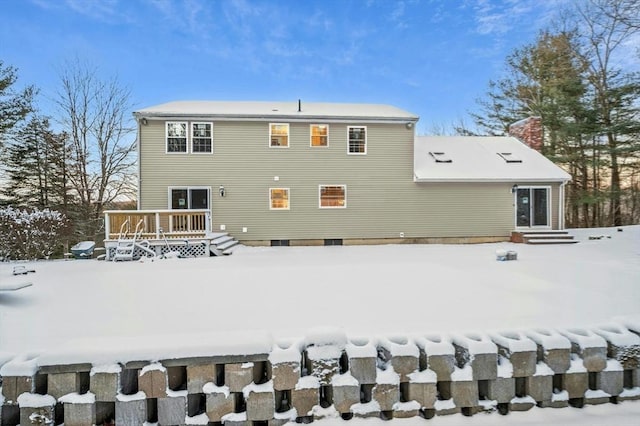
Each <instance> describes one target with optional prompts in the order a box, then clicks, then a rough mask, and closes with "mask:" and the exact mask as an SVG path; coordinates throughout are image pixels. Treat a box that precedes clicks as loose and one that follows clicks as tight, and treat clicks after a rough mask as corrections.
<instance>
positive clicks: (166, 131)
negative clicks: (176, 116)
mask: <svg viewBox="0 0 640 426" xmlns="http://www.w3.org/2000/svg"><path fill="white" fill-rule="evenodd" d="M169 123H177V124H184V129H185V151H169ZM164 152H165V154H171V155H173V154H188V153H189V122H188V121H174V120H167V121H165V122H164Z"/></svg>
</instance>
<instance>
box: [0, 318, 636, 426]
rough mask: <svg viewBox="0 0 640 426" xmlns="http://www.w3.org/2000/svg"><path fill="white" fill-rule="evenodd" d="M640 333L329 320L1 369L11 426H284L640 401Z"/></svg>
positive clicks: (33, 360)
mask: <svg viewBox="0 0 640 426" xmlns="http://www.w3.org/2000/svg"><path fill="white" fill-rule="evenodd" d="M639 336H640V327H636V325H635V324H631V325H628V324H626V325H621V324H613V325H607V326H604V327H601V328H596V329H571V330H559V331H550V330H536V331H531V332H527V331H525V332H499V333H495V332H494V333H490V334H484V333H470V334H456V335H452V336H447V335H434V334H429V335H424V336H406V337H405V336H393V337H389V338H386V337H385V338H362V337H360V338H357V339H349V338H348V337H347V336H346V335H345V334H344V332H342V331H340V330H335V329H329V328H327V329H315V330H311V331H309V333H308V335H307V336H305V338H303V339H301V340H299V341H297V342H295V341H293V342H291V341H288V342H271V341H270V339H269V338H268V337H265V336H263V337H262V338H261V339H259V340H260V344H259V345H256V344H255V343H250V342H247V343H246V344H245V345H242V344H239V342H238V341H237V340H239V339H241V338H242V337H238V338H236V339H235V340H234V342H232V343H233V347H234V348H241V350H238V351H235V352H237V353H236V354H232V353H233V352H234V351H232V350H230V349H229V348H230V347H229V348H227V350H217V351H216V350H215V348H214V347H213V346H215V345H213V346H212V345H211V343H207V344H204V347H205V348H207V347H208V348H210V349H211V350H210V351H209V352H207V351H206V350H203V349H198V348H197V347H196V346H197V345H196V346H193V347H192V348H191V349H192V350H193V353H191V354H190V353H187V352H188V351H181V352H180V355H181V356H184V357H182V358H177V357H171V358H167V359H141V360H137V361H132V360H130V359H131V358H127V357H125V358H126V359H129V360H128V361H123V362H119V363H109V362H106V361H105V362H106V363H102V364H101V363H100V362H102V361H98V360H97V358H95V357H92V356H87V359H82V355H81V354H77V356H74V357H72V358H69V359H68V362H63V361H64V358H60V357H59V356H58V357H56V356H50V355H49V356H47V355H43V356H40V357H27V358H25V357H24V356H22V357H15V358H13V359H10V360H6V361H5V363H4V365H2V367H1V368H0V376H1V378H2V387H1V391H2V393H1V396H0V403H1V404H2V411H1V412H2V424H3V425H18V424H30V423H29V422H31V421H32V420H33V419H36V418H45V417H46V418H48V419H53V418H55V419H56V422H57V423H56V424H58V423H61V422H62V421H64V424H65V425H67V426H69V425H87V424H98V425H101V424H113V422H115V423H116V424H143V423H144V422H151V423H158V424H186V425H199V424H207V423H209V422H231V423H233V422H240V423H242V422H246V421H251V422H268V424H270V425H278V424H285V423H288V422H290V421H297V422H304V423H306V422H309V421H311V420H313V419H318V418H325V417H330V418H336V419H337V420H338V421H339V418H340V417H341V418H343V419H349V418H351V417H353V416H355V417H372V416H373V417H380V418H383V419H390V418H407V417H415V416H422V417H425V418H430V417H432V416H434V415H447V414H460V413H462V414H465V415H472V414H475V413H478V412H482V411H498V412H500V413H501V414H506V413H508V412H509V411H523V410H528V409H530V408H532V407H533V406H535V405H537V406H540V407H556V408H560V407H567V406H573V407H582V406H583V405H585V404H602V403H617V402H618V401H623V400H628V399H640V368H639V360H640V337H639ZM236 337H237V336H236ZM245 337H246V338H247V339H250V336H245ZM230 344H231V343H229V345H230ZM174 355H175V353H174ZM123 356H124V355H123ZM125 358H122V359H125ZM105 359H106V358H105ZM52 361H56V362H57V363H54V362H52Z"/></svg>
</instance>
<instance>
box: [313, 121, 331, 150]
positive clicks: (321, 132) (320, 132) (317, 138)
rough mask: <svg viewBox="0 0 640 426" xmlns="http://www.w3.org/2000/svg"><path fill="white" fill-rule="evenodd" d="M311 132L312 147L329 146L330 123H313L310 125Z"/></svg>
mask: <svg viewBox="0 0 640 426" xmlns="http://www.w3.org/2000/svg"><path fill="white" fill-rule="evenodd" d="M309 129H310V133H311V146H312V147H327V146H329V125H328V124H311V125H310V126H309Z"/></svg>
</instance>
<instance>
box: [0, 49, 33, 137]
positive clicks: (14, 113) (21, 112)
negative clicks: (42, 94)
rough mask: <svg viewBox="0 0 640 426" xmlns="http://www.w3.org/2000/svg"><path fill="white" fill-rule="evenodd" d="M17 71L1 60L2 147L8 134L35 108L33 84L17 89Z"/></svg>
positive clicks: (0, 107)
mask: <svg viewBox="0 0 640 426" xmlns="http://www.w3.org/2000/svg"><path fill="white" fill-rule="evenodd" d="M17 80H18V75H17V71H16V69H15V68H13V67H11V66H5V65H4V62H3V61H2V60H0V148H2V146H3V144H4V143H5V140H6V137H7V134H8V133H9V132H10V131H11V130H12V129H13V128H14V127H15V126H16V125H17V124H18V123H19V122H20V121H22V120H24V119H25V117H26V116H27V115H28V114H29V113H30V112H31V111H32V110H33V107H32V104H31V103H32V100H33V96H34V94H35V92H36V90H35V88H34V87H33V86H29V87H26V88H25V89H23V90H21V91H16V90H15V88H14V85H15V83H16V81H17Z"/></svg>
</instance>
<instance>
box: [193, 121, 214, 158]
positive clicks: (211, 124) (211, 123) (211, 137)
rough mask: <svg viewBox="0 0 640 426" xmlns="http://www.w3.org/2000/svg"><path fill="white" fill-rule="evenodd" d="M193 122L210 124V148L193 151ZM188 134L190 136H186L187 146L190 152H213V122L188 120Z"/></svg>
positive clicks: (196, 153)
mask: <svg viewBox="0 0 640 426" xmlns="http://www.w3.org/2000/svg"><path fill="white" fill-rule="evenodd" d="M194 124H208V125H210V126H211V136H210V137H209V139H210V140H211V150H209V151H208V152H207V151H199V152H195V151H194V150H193V139H194V133H193V125H194ZM189 136H191V137H190V138H189V137H187V140H188V143H189V146H190V147H191V151H190V152H191V154H195V155H198V154H213V122H211V121H190V122H189ZM200 139H206V138H200Z"/></svg>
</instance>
